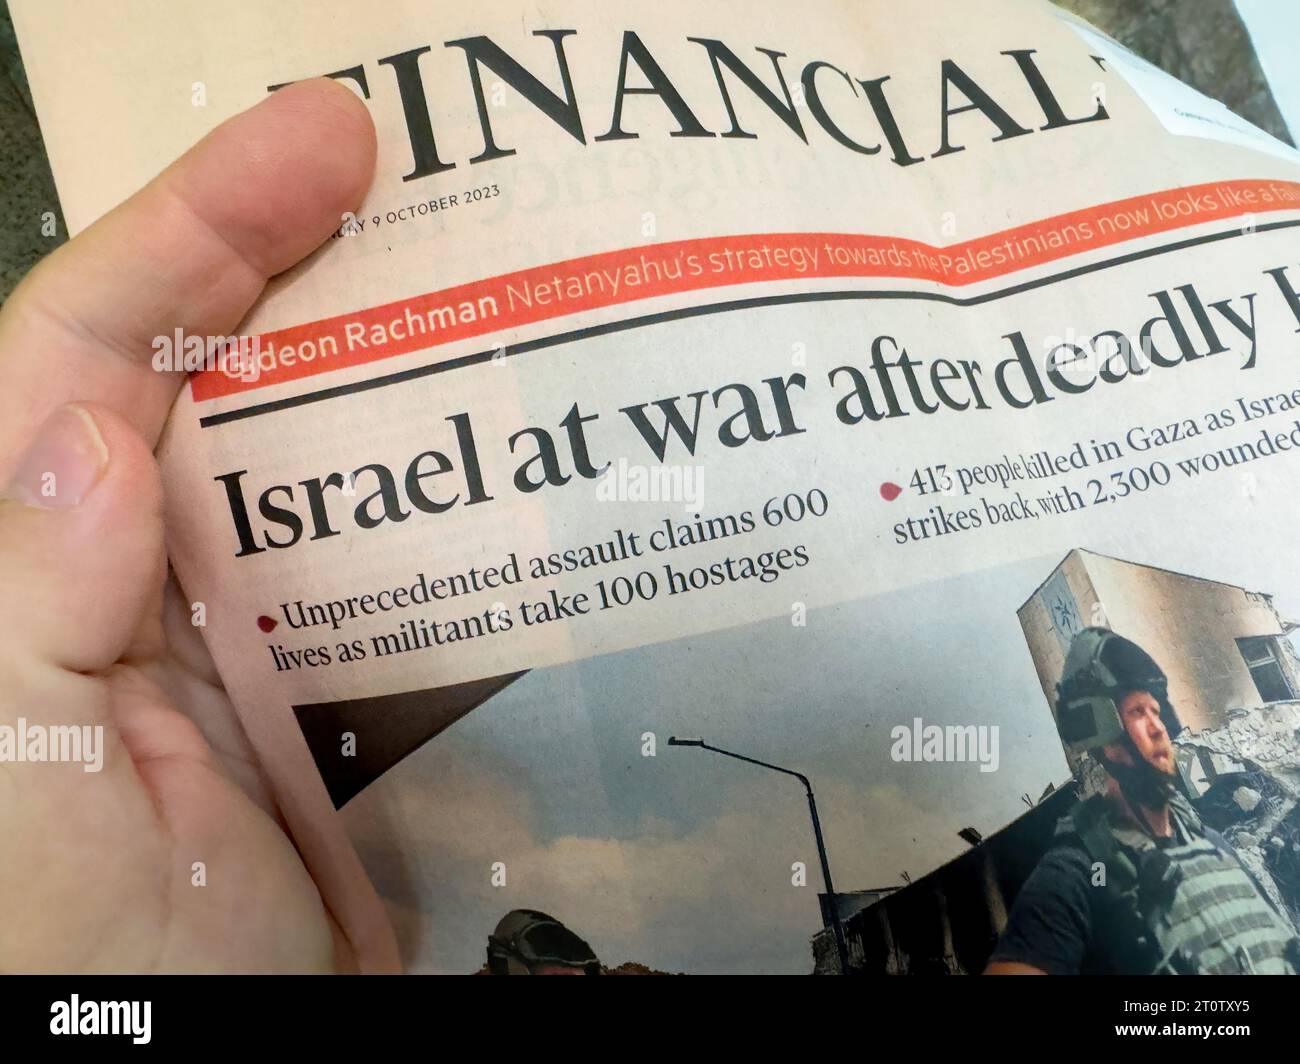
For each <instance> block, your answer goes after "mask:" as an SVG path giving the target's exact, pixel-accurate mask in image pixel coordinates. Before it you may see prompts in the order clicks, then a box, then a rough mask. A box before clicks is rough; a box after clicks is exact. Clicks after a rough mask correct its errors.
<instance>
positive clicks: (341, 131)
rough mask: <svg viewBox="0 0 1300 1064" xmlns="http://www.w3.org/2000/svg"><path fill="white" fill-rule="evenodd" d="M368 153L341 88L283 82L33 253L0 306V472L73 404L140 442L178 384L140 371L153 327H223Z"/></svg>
mask: <svg viewBox="0 0 1300 1064" xmlns="http://www.w3.org/2000/svg"><path fill="white" fill-rule="evenodd" d="M374 158H375V135H374V127H373V125H372V123H371V121H370V116H369V113H368V112H367V111H366V109H365V105H364V104H363V103H361V101H360V100H359V99H357V97H356V96H354V95H353V93H352V92H351V91H350V90H349V89H346V88H344V87H342V86H341V85H339V84H337V83H336V82H333V81H329V80H326V79H319V80H316V81H310V82H302V83H299V84H297V85H291V86H288V87H286V88H284V89H281V90H279V91H278V92H276V93H274V94H272V95H271V96H269V97H268V98H267V99H266V100H264V101H262V102H261V103H259V104H258V105H257V106H255V107H253V108H251V109H250V110H248V111H245V112H243V113H242V114H239V115H236V116H235V117H233V118H231V119H229V120H228V121H227V122H225V123H224V124H222V125H221V126H219V127H218V128H217V129H215V130H214V131H213V132H212V133H210V134H208V136H206V137H205V138H204V139H203V140H201V141H200V142H199V143H198V144H197V145H195V147H193V148H192V149H191V150H190V151H189V152H187V153H186V154H185V155H184V156H182V157H181V158H180V159H179V160H177V161H176V162H175V163H173V164H172V165H171V166H170V167H168V168H167V169H166V170H165V171H163V173H162V174H160V175H159V176H158V177H157V178H155V179H154V180H153V181H152V182H150V183H149V184H148V185H147V186H145V187H144V188H143V189H142V190H141V191H140V192H138V193H137V194H136V195H135V196H133V197H131V199H129V200H127V201H126V202H125V203H123V204H122V205H121V206H119V207H117V208H116V209H115V210H113V211H111V212H110V213H109V214H107V215H105V216H104V217H103V218H101V219H100V220H99V221H98V222H96V223H95V224H94V225H93V226H91V227H90V228H89V229H87V230H86V231H85V232H84V233H82V234H80V235H79V236H77V237H76V238H75V239H74V240H72V241H71V242H70V243H68V244H66V245H64V246H63V247H62V248H60V249H59V250H57V251H56V252H54V253H53V254H51V255H50V256H48V257H47V258H46V259H45V260H44V261H43V262H41V263H40V264H39V265H38V266H37V267H36V268H35V269H34V270H33V271H32V272H31V274H29V275H28V277H27V278H26V279H25V280H24V281H23V283H22V284H20V285H19V286H18V288H17V289H16V290H15V292H14V294H13V296H12V297H11V298H10V300H9V301H8V302H7V303H6V304H5V306H4V309H3V311H0V381H2V382H3V386H2V387H0V474H3V473H4V472H6V471H7V468H8V465H9V463H11V462H12V461H13V460H14V459H15V458H16V456H17V453H18V448H19V447H20V445H21V441H23V440H25V439H26V438H27V437H28V436H29V435H30V433H31V432H32V431H33V430H34V429H35V427H36V426H37V425H38V424H40V423H41V421H43V420H44V418H45V417H46V415H48V414H49V413H50V412H51V411H52V410H53V409H54V408H55V407H57V406H59V405H61V404H63V403H65V402H69V401H73V400H89V401H93V402H97V403H100V404H102V405H104V406H106V407H109V408H110V409H113V410H116V411H118V412H119V413H121V414H122V415H123V416H124V417H126V418H127V419H128V420H129V421H130V422H131V423H132V424H133V425H134V426H135V428H136V429H137V430H138V431H139V432H140V433H141V435H143V436H144V438H145V440H146V441H148V442H149V443H150V444H152V443H154V442H155V441H156V439H157V435H158V432H159V430H160V429H161V426H162V423H163V420H164V418H165V417H166V414H167V410H168V408H169V407H170V405H171V402H172V400H173V399H174V398H175V394H176V390H177V388H179V386H180V382H181V379H182V375H181V374H179V373H160V372H158V371H156V370H154V369H153V368H152V366H151V365H150V357H151V355H152V343H153V340H154V338H155V337H158V336H170V335H172V334H173V331H174V330H175V329H177V328H180V329H183V330H185V332H186V333H192V334H196V335H204V336H207V335H226V334H229V333H231V332H233V331H234V329H235V327H236V326H237V325H238V324H239V322H240V321H241V320H242V319H243V317H244V315H245V314H246V313H247V311H248V309H249V307H250V306H251V305H252V303H253V301H254V300H255V299H256V298H257V297H258V295H259V294H260V293H261V291H262V289H263V288H264V286H265V284H266V281H267V279H268V278H269V277H271V276H273V275H275V274H277V273H280V272H282V271H284V270H286V269H288V268H289V267H290V266H292V265H294V264H295V263H296V262H298V261H299V260H300V259H302V258H303V257H305V256H306V255H308V254H309V253H310V252H311V251H312V250H313V249H315V248H316V247H318V246H319V245H320V244H321V243H322V242H323V241H324V240H326V239H327V238H328V237H329V235H330V233H331V232H333V231H334V230H335V229H337V228H338V225H339V220H340V217H341V216H342V214H343V212H345V211H348V210H351V209H353V208H355V207H356V206H357V205H358V204H359V202H360V200H361V197H362V196H363V194H364V192H365V189H366V187H367V186H368V185H369V182H370V177H371V174H372V172H373V169H374Z"/></svg>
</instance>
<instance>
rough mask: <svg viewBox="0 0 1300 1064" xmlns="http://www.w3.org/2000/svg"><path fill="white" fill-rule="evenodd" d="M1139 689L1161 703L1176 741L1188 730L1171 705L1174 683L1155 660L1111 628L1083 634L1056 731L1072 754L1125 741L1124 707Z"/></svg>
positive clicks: (1064, 682) (1072, 656)
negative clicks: (1121, 711) (1121, 707)
mask: <svg viewBox="0 0 1300 1064" xmlns="http://www.w3.org/2000/svg"><path fill="white" fill-rule="evenodd" d="M1139 690H1140V691H1147V692H1149V693H1150V694H1151V696H1152V697H1153V698H1154V699H1155V700H1156V701H1157V702H1159V703H1160V721H1161V723H1162V724H1164V726H1165V731H1167V732H1168V733H1169V738H1171V739H1173V738H1175V737H1176V736H1177V735H1178V733H1179V732H1181V731H1182V730H1183V726H1182V723H1181V722H1180V721H1179V720H1178V714H1177V713H1175V712H1174V707H1173V705H1172V704H1171V703H1170V701H1169V679H1168V677H1167V676H1165V674H1164V671H1163V670H1162V669H1161V668H1160V666H1159V665H1157V664H1156V663H1155V659H1153V658H1152V657H1151V655H1150V654H1148V653H1147V652H1146V651H1145V650H1143V649H1142V648H1141V647H1140V646H1138V645H1137V644H1136V643H1134V642H1133V641H1132V640H1130V639H1125V638H1124V637H1123V636H1121V635H1116V634H1115V633H1114V632H1112V631H1111V630H1110V629H1109V628H1085V629H1084V630H1083V631H1081V632H1079V633H1078V634H1077V635H1076V636H1075V637H1074V640H1073V641H1072V642H1071V643H1070V652H1069V653H1068V654H1067V655H1066V657H1065V669H1064V670H1063V672H1062V675H1061V682H1060V683H1058V684H1057V685H1056V727H1057V730H1058V731H1059V732H1060V733H1061V741H1062V742H1063V743H1064V744H1065V746H1066V749H1067V750H1069V752H1070V753H1072V754H1079V753H1083V752H1084V751H1086V750H1095V749H1096V748H1097V747H1100V746H1105V745H1107V744H1108V743H1113V742H1117V741H1119V740H1120V739H1122V738H1124V736H1125V735H1127V732H1126V731H1125V729H1124V723H1123V721H1122V720H1121V719H1120V715H1119V702H1120V701H1121V700H1122V699H1123V697H1124V695H1125V694H1127V693H1128V692H1129V691H1139Z"/></svg>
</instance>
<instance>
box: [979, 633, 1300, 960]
mask: <svg viewBox="0 0 1300 1064" xmlns="http://www.w3.org/2000/svg"><path fill="white" fill-rule="evenodd" d="M1056 690H1057V703H1056V716H1057V727H1058V729H1059V730H1060V733H1061V739H1062V740H1063V742H1064V743H1065V745H1066V747H1067V748H1068V749H1069V750H1070V751H1071V752H1074V753H1080V752H1083V751H1089V752H1091V753H1092V755H1093V756H1094V757H1096V758H1097V759H1098V760H1099V761H1100V762H1101V764H1102V765H1103V766H1104V767H1105V769H1106V772H1107V775H1108V777H1109V778H1108V781H1107V786H1106V790H1105V793H1104V794H1098V795H1094V796H1092V797H1091V798H1088V799H1087V800H1086V801H1084V802H1082V803H1080V804H1079V805H1078V806H1077V807H1076V808H1075V809H1074V811H1073V812H1072V813H1070V814H1069V815H1067V816H1065V817H1064V818H1062V820H1061V822H1060V823H1059V824H1058V825H1057V829H1056V835H1055V838H1054V839H1053V841H1052V845H1051V847H1050V848H1049V849H1048V851H1047V852H1046V853H1045V854H1044V855H1043V857H1042V859H1041V860H1040V861H1039V863H1038V867H1037V868H1036V869H1034V872H1033V874H1032V875H1030V877H1029V879H1028V880H1027V881H1026V882H1025V885H1024V887H1023V888H1022V889H1021V891H1020V894H1019V895H1018V896H1017V898H1016V901H1015V904H1014V906H1013V907H1012V910H1011V915H1010V917H1009V919H1008V921H1007V927H1006V930H1005V931H1004V932H1003V934H1002V937H1001V939H1000V941H999V942H998V945H997V948H996V949H995V950H994V952H993V957H992V959H991V960H990V962H989V965H988V968H987V969H986V974H991V975H1014V974H1025V975H1031V974H1032V975H1044V974H1052V975H1058V974H1067V973H1078V972H1108V973H1131V974H1152V973H1162V974H1202V973H1203V974H1226V973H1244V974H1256V973H1257V974H1292V975H1294V974H1296V973H1297V972H1300V940H1298V939H1297V938H1296V933H1295V929H1294V928H1293V927H1292V926H1291V924H1290V921H1289V920H1288V919H1287V918H1286V917H1284V916H1283V915H1281V914H1280V913H1279V912H1278V911H1277V910H1276V909H1275V908H1274V906H1273V903H1272V901H1271V900H1270V899H1269V898H1268V895H1267V894H1265V892H1264V891H1263V889H1262V888H1261V887H1260V885H1259V883H1258V882H1257V881H1256V880H1255V878H1254V877H1253V876H1252V875H1251V874H1250V872H1249V871H1248V870H1247V869H1246V868H1245V866H1244V865H1243V864H1242V863H1241V860H1240V859H1239V858H1238V857H1237V855H1236V853H1235V852H1234V851H1233V849H1232V847H1231V846H1229V845H1228V843H1227V841H1226V840H1225V839H1224V838H1223V837H1222V836H1221V835H1219V834H1218V833H1217V832H1215V831H1213V830H1212V829H1210V828H1208V827H1206V826H1205V825H1204V824H1202V823H1201V821H1200V818H1199V817H1198V816H1197V815H1196V813H1195V811H1194V810H1193V809H1192V806H1191V804H1190V803H1189V802H1188V801H1187V799H1186V798H1184V797H1183V795H1182V794H1181V793H1179V791H1178V790H1177V789H1176V781H1177V779H1178V776H1177V768H1176V764H1175V761H1174V750H1173V744H1172V743H1171V741H1170V740H1171V738H1173V737H1176V736H1177V735H1178V733H1179V732H1180V731H1181V730H1182V725H1181V724H1180V723H1179V722H1178V717H1177V715H1176V714H1175V712H1174V707H1173V706H1172V705H1171V704H1170V702H1169V696H1168V680H1167V678H1166V676H1165V674H1164V672H1162V671H1161V669H1160V667H1159V666H1158V665H1157V664H1156V663H1155V661H1154V660H1153V659H1152V658H1151V657H1150V655H1148V654H1147V653H1146V652H1145V651H1144V650H1142V648H1141V647H1139V646H1138V645H1137V644H1135V643H1133V642H1131V641H1129V640H1127V639H1124V638H1123V637H1122V636H1118V635H1116V634H1115V633H1114V632H1111V631H1109V630H1108V629H1105V628H1088V629H1085V630H1084V631H1082V632H1080V633H1079V634H1078V635H1077V636H1075V638H1074V641H1073V643H1071V645H1070V652H1069V654H1068V656H1067V657H1066V661H1065V671H1064V675H1063V676H1062V678H1061V682H1060V683H1059V684H1057V688H1056Z"/></svg>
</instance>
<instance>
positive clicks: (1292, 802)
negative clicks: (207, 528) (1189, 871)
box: [1174, 701, 1300, 927]
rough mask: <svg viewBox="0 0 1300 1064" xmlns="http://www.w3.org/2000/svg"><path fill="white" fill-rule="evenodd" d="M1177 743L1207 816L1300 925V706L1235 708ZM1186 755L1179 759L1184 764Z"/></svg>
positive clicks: (1280, 704) (1190, 783)
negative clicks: (1214, 724)
mask: <svg viewBox="0 0 1300 1064" xmlns="http://www.w3.org/2000/svg"><path fill="white" fill-rule="evenodd" d="M1224 716H1225V718H1226V719H1225V721H1224V723H1223V724H1222V725H1220V726H1219V727H1215V728H1202V729H1201V730H1199V731H1194V732H1193V731H1186V732H1184V733H1183V734H1182V735H1180V736H1179V737H1178V738H1177V739H1175V740H1174V746H1175V747H1176V748H1179V749H1180V752H1182V751H1185V752H1186V753H1187V754H1188V755H1190V761H1188V762H1187V763H1188V764H1191V765H1193V768H1194V769H1199V770H1200V771H1199V772H1193V773H1190V774H1189V773H1188V772H1186V771H1185V772H1184V780H1185V782H1187V783H1188V786H1189V789H1190V790H1191V791H1192V799H1193V802H1194V804H1195V805H1196V808H1197V811H1198V812H1199V813H1200V815H1201V817H1202V819H1204V821H1205V823H1207V824H1208V825H1209V826H1210V827H1212V828H1214V829H1215V830H1217V831H1219V832H1221V833H1222V834H1223V835H1224V837H1225V838H1227V840H1228V841H1229V842H1230V843H1231V844H1232V845H1233V847H1234V848H1235V849H1236V850H1237V853H1238V855H1239V856H1240V857H1241V860H1242V863H1243V864H1244V865H1245V866H1246V868H1247V869H1249V871H1250V872H1251V874H1252V875H1253V876H1254V877H1255V878H1256V879H1257V880H1259V883H1260V885H1261V886H1262V887H1263V889H1264V892H1265V893H1266V894H1267V895H1268V896H1269V898H1270V899H1271V900H1272V901H1273V903H1274V904H1275V905H1277V906H1278V908H1279V909H1281V910H1282V911H1283V912H1284V913H1286V914H1287V915H1288V916H1289V917H1290V919H1291V923H1292V924H1293V925H1295V926H1297V927H1300V702H1294V701H1290V702H1270V703H1267V704H1265V705H1263V706H1258V707H1234V708H1232V709H1229V710H1228V711H1227V713H1226V714H1225V715H1224ZM1182 762H1183V758H1180V763H1182Z"/></svg>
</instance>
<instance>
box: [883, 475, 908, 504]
mask: <svg viewBox="0 0 1300 1064" xmlns="http://www.w3.org/2000/svg"><path fill="white" fill-rule="evenodd" d="M902 494H903V489H902V488H900V487H899V486H898V485H897V484H895V483H894V482H893V481H891V480H886V481H885V482H884V483H883V484H881V485H880V497H881V498H882V499H884V500H885V502H893V501H894V500H895V499H897V498H898V497H899V496H900V495H902Z"/></svg>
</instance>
